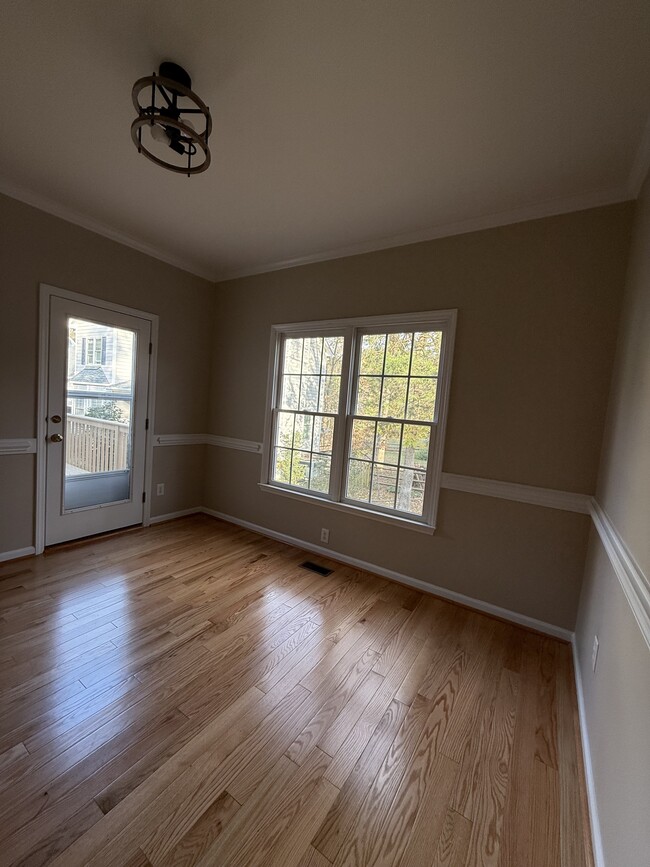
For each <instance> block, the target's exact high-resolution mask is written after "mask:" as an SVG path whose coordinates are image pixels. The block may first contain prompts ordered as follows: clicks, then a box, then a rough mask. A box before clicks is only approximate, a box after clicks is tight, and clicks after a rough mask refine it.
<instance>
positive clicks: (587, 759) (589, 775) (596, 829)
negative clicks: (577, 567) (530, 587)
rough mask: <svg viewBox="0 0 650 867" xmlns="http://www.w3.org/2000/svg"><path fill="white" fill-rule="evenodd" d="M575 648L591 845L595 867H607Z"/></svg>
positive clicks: (575, 671)
mask: <svg viewBox="0 0 650 867" xmlns="http://www.w3.org/2000/svg"><path fill="white" fill-rule="evenodd" d="M571 646H572V648H573V669H574V674H575V681H576V693H577V695H578V719H579V721H580V740H581V741H582V756H583V760H584V766H585V777H586V783H587V803H588V806H589V824H590V825H591V843H592V847H593V851H594V864H595V867H606V864H605V855H604V853H603V841H602V837H601V833H600V819H599V817H598V800H597V798H596V781H595V779H594V770H593V765H592V762H591V747H590V745H589V731H588V729H587V712H586V709H585V697H584V693H583V691H582V676H581V674H580V664H579V660H578V647H577V645H576V637H575V635H574V636H573V640H572V641H571Z"/></svg>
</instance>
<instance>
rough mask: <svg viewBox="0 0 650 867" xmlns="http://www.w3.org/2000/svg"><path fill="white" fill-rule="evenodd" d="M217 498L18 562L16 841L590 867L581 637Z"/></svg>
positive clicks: (68, 863)
mask: <svg viewBox="0 0 650 867" xmlns="http://www.w3.org/2000/svg"><path fill="white" fill-rule="evenodd" d="M305 559H306V555H305V554H304V552H300V551H298V550H296V549H295V548H290V547H288V546H285V545H282V544H280V543H276V542H273V541H270V540H268V539H265V538H263V537H261V536H257V535H254V534H252V533H249V532H247V531H244V530H241V529H239V528H236V527H233V526H232V525H229V524H226V523H223V522H220V521H216V520H214V519H211V518H207V517H192V518H184V519H181V520H179V521H175V522H172V523H169V524H161V525H158V526H157V527H153V528H149V529H147V530H138V531H135V532H132V533H126V534H123V535H119V536H115V537H112V538H108V539H104V540H100V541H96V542H93V543H89V544H85V545H82V546H76V547H72V548H68V549H63V550H58V551H56V552H55V553H52V554H48V555H46V556H45V557H39V558H30V559H26V560H23V561H17V562H15V563H9V564H5V565H4V566H2V567H0V661H1V662H2V665H1V666H0V689H2V707H1V716H0V769H1V771H2V773H1V775H0V799H1V801H0V839H1V841H2V842H1V843H0V863H1V864H3V865H9V864H25V865H38V864H50V863H51V864H56V865H62V867H73V865H85V867H86V865H87V867H91V865H92V867H98V865H111V867H115V865H129V867H149V865H153V867H162V865H165V867H167V865H186V867H190V865H220V867H226V865H227V867H235V865H237V867H246V865H249V867H251V865H254V867H261V865H264V867H276V865H277V867H330V865H335V867H343V865H377V867H378V865H382V867H388V865H394V867H397V865H399V867H443V865H445V867H475V865H477V867H478V865H481V867H483V865H494V867H591V865H592V859H591V853H590V848H589V843H588V825H587V820H586V818H585V808H584V786H583V783H582V780H583V773H582V763H581V753H580V748H579V745H578V742H577V738H576V715H577V711H576V701H575V695H574V689H573V681H572V677H573V675H572V667H571V666H572V663H571V655H570V648H569V646H568V645H566V644H563V643H561V642H558V641H556V640H554V639H550V638H546V637H543V636H540V635H537V634H534V633H531V632H527V631H525V630H523V629H521V628H519V627H516V626H513V625H511V624H507V623H503V622H500V621H498V620H495V619H492V618H489V617H486V616H484V615H481V614H478V613H476V612H472V611H469V610H467V609H465V608H461V607H459V606H456V605H453V604H451V603H447V602H444V601H442V600H439V599H436V598H434V597H431V596H425V595H423V594H421V593H419V592H416V591H414V590H411V589H409V588H406V587H403V586H401V585H398V584H394V583H391V582H389V581H387V580H385V579H382V578H378V577H377V576H374V575H370V574H367V573H364V572H360V571H357V570H354V569H352V568H349V567H346V566H342V565H341V564H337V563H333V562H331V563H329V564H328V565H330V566H331V567H333V568H334V572H333V573H332V574H331V575H329V576H327V577H322V576H320V575H317V574H314V573H313V572H309V571H306V570H305V569H303V568H301V567H300V565H299V564H300V563H301V562H302V561H303V560H305Z"/></svg>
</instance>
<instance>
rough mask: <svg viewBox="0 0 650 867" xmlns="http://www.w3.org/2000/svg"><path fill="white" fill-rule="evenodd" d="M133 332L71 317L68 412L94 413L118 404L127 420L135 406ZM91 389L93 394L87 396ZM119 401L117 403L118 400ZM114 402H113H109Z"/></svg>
mask: <svg viewBox="0 0 650 867" xmlns="http://www.w3.org/2000/svg"><path fill="white" fill-rule="evenodd" d="M133 342H134V340H133V334H132V333H131V332H130V331H126V330H124V329H120V328H112V327H110V326H108V325H101V324H99V323H96V322H88V321H85V320H82V319H74V320H71V321H70V328H69V336H68V402H67V407H68V413H69V414H72V415H89V414H94V413H93V412H92V410H93V409H97V408H101V407H104V406H106V405H107V404H108V406H109V407H110V406H111V403H112V405H114V406H115V407H116V408H117V409H119V411H120V413H121V415H122V417H123V419H124V421H126V420H128V418H129V416H130V409H131V400H130V398H131V392H132V378H133V348H134V347H133ZM83 392H88V393H89V394H92V397H83V396H82V393H83ZM116 399H117V401H119V402H116V403H114V402H115V401H116ZM109 402H111V403H109Z"/></svg>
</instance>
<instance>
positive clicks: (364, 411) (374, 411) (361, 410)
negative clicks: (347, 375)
mask: <svg viewBox="0 0 650 867" xmlns="http://www.w3.org/2000/svg"><path fill="white" fill-rule="evenodd" d="M380 393H381V378H380V377H378V376H360V377H359V385H358V388H357V409H356V413H355V414H356V415H379V395H380Z"/></svg>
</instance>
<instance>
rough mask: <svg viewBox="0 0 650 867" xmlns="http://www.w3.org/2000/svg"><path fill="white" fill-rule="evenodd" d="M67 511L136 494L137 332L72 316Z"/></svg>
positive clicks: (67, 410)
mask: <svg viewBox="0 0 650 867" xmlns="http://www.w3.org/2000/svg"><path fill="white" fill-rule="evenodd" d="M67 326H68V327H67V364H66V373H67V378H66V392H65V427H64V430H65V483H64V510H65V511H71V510H74V509H87V508H91V507H93V506H100V505H105V504H107V503H119V502H123V501H125V500H129V499H130V497H131V482H132V480H131V475H132V462H133V457H132V456H133V405H134V397H135V394H134V391H135V389H134V382H135V377H134V367H135V356H136V351H135V350H136V333H135V332H134V331H130V330H129V329H126V328H116V327H113V326H111V325H106V324H103V323H100V322H92V321H90V320H87V319H79V318H77V317H74V316H69V317H68V320H67Z"/></svg>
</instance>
